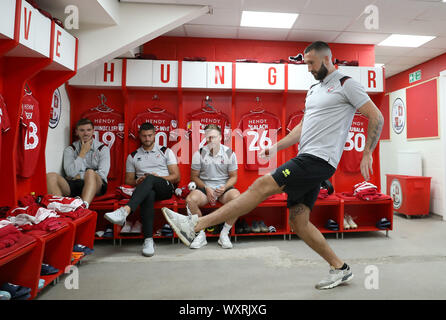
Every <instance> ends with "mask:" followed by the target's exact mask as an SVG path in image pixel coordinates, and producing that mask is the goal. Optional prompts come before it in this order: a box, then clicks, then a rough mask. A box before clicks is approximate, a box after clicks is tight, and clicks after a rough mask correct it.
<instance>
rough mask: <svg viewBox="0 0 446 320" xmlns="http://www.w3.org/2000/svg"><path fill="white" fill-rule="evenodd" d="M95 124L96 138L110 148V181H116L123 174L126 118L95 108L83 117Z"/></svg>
mask: <svg viewBox="0 0 446 320" xmlns="http://www.w3.org/2000/svg"><path fill="white" fill-rule="evenodd" d="M82 118H87V119H90V120H91V121H92V122H93V124H94V138H95V139H96V140H97V141H99V142H102V143H103V144H105V145H106V146H108V147H109V148H110V172H109V173H108V178H109V179H116V178H118V177H119V176H120V174H121V172H122V171H121V166H120V163H121V162H122V161H123V159H121V158H122V155H123V140H124V118H123V116H122V114H120V113H117V112H115V111H114V110H113V109H107V110H102V109H99V108H93V109H91V110H89V111H87V112H86V113H84V114H83V115H82Z"/></svg>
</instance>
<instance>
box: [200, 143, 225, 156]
mask: <svg viewBox="0 0 446 320" xmlns="http://www.w3.org/2000/svg"><path fill="white" fill-rule="evenodd" d="M204 148H206V151H207V152H208V154H209V155H210V156H211V157H215V156H219V155H221V154H222V153H223V145H222V144H221V143H220V150H218V153H217V154H216V155H213V154H211V150H210V149H209V147H208V145H205V146H204Z"/></svg>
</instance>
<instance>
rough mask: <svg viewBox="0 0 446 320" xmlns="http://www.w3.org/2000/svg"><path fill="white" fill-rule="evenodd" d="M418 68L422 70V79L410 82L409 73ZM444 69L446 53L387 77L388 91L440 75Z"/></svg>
mask: <svg viewBox="0 0 446 320" xmlns="http://www.w3.org/2000/svg"><path fill="white" fill-rule="evenodd" d="M417 70H421V80H419V81H416V82H412V83H409V73H412V72H414V71H417ZM443 70H446V53H445V54H442V55H441V56H438V57H436V58H433V59H431V60H429V61H426V62H424V63H422V64H419V65H417V66H415V67H413V68H410V69H408V70H406V71H403V72H401V73H398V74H396V75H394V76H392V77H390V78H388V79H386V92H393V91H396V90H400V89H403V88H406V87H408V86H411V85H414V84H417V83H420V82H422V81H426V80H429V79H431V78H434V77H438V76H439V75H440V72H441V71H443Z"/></svg>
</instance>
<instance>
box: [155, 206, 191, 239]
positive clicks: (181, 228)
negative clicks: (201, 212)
mask: <svg viewBox="0 0 446 320" xmlns="http://www.w3.org/2000/svg"><path fill="white" fill-rule="evenodd" d="M161 211H162V212H163V215H164V218H166V220H167V222H168V223H169V224H170V226H171V227H172V229H173V230H174V231H175V233H176V234H177V235H178V238H180V240H181V241H182V242H183V243H184V244H185V245H186V246H188V247H189V246H190V244H191V243H192V241H194V239H195V237H196V233H195V230H194V228H195V226H196V225H197V223H198V215H196V214H193V215H191V216H184V215H182V214H179V213H177V212H175V211H172V210H170V209H168V208H166V207H164V208H162V209H161Z"/></svg>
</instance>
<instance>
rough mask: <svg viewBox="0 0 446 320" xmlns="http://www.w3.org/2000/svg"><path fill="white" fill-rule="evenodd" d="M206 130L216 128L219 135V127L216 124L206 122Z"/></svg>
mask: <svg viewBox="0 0 446 320" xmlns="http://www.w3.org/2000/svg"><path fill="white" fill-rule="evenodd" d="M206 130H217V131H218V133H219V134H220V135H221V129H220V127H219V126H217V125H216V124H208V125H207V126H206V127H204V131H206Z"/></svg>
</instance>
